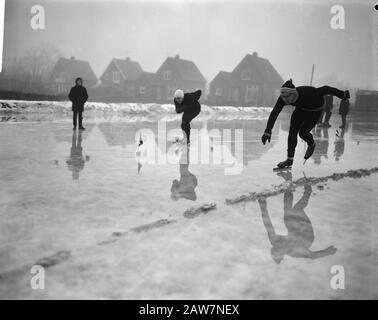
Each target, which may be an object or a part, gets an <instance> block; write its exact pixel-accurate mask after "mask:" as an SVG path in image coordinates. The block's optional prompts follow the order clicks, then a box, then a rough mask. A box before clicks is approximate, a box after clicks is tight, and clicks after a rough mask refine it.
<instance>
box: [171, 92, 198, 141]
mask: <svg viewBox="0 0 378 320" xmlns="http://www.w3.org/2000/svg"><path fill="white" fill-rule="evenodd" d="M200 97H201V90H197V91H195V92H191V93H185V94H184V92H183V91H182V90H180V89H178V90H176V92H175V96H174V103H175V108H176V112H177V113H182V112H183V115H182V121H181V129H182V131H183V132H184V138H185V139H186V142H187V144H190V122H191V121H192V120H193V119H194V118H195V117H197V116H198V115H199V113H200V112H201V104H200V103H199V102H198V100H199V98H200Z"/></svg>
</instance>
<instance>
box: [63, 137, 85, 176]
mask: <svg viewBox="0 0 378 320" xmlns="http://www.w3.org/2000/svg"><path fill="white" fill-rule="evenodd" d="M81 142H82V137H81V131H80V130H79V133H78V134H77V131H76V130H74V132H73V134H72V146H71V154H70V158H69V159H68V160H67V161H66V163H67V168H68V170H70V171H72V179H73V180H77V179H79V174H80V171H81V170H83V169H84V166H85V163H86V162H88V161H89V159H90V158H89V156H88V155H86V156H85V158H84V156H83V147H82V146H81Z"/></svg>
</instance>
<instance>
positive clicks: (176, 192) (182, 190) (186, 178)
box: [171, 146, 197, 201]
mask: <svg viewBox="0 0 378 320" xmlns="http://www.w3.org/2000/svg"><path fill="white" fill-rule="evenodd" d="M189 155H190V148H189V147H188V146H183V150H182V154H181V158H180V181H179V180H177V179H175V180H173V181H172V187H171V198H172V200H174V201H177V200H179V199H180V198H182V199H188V200H192V201H195V200H196V199H197V195H196V191H195V188H196V187H197V177H196V176H195V175H194V174H192V173H191V172H190V171H189Z"/></svg>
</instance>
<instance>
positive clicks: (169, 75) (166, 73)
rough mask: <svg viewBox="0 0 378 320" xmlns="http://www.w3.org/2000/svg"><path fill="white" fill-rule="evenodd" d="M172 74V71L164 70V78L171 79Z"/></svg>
mask: <svg viewBox="0 0 378 320" xmlns="http://www.w3.org/2000/svg"><path fill="white" fill-rule="evenodd" d="M171 78H172V74H171V71H164V80H171Z"/></svg>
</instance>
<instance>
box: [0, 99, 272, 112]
mask: <svg viewBox="0 0 378 320" xmlns="http://www.w3.org/2000/svg"><path fill="white" fill-rule="evenodd" d="M71 106H72V104H71V102H70V101H26V100H0V111H1V112H13V113H32V112H41V113H61V112H63V113H64V112H70V111H71ZM271 110H272V108H266V107H233V106H215V107H209V106H207V105H202V109H201V112H202V113H210V114H214V113H216V114H235V113H236V114H240V113H241V114H263V113H268V112H270V111H271ZM85 111H94V112H119V113H124V114H139V115H143V114H145V115H146V114H167V113H168V114H169V113H173V114H176V112H175V107H174V105H173V104H158V103H103V102H87V103H86V104H85Z"/></svg>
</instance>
